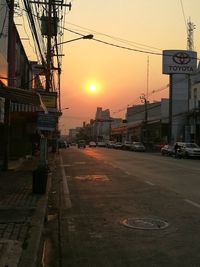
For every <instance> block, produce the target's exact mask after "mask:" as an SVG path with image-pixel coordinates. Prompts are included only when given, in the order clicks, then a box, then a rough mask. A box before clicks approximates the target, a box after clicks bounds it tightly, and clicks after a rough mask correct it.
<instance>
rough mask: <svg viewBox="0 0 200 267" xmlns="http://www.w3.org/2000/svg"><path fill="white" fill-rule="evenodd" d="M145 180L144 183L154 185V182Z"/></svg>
mask: <svg viewBox="0 0 200 267" xmlns="http://www.w3.org/2000/svg"><path fill="white" fill-rule="evenodd" d="M145 182H146V184H148V185H151V186H154V185H155V184H153V183H151V182H149V181H145Z"/></svg>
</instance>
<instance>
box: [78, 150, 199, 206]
mask: <svg viewBox="0 0 200 267" xmlns="http://www.w3.org/2000/svg"><path fill="white" fill-rule="evenodd" d="M82 152H83V151H82ZM84 153H86V154H88V155H90V156H91V155H92V156H93V157H94V158H96V159H101V160H103V162H105V163H109V164H111V165H112V166H114V167H116V168H120V169H121V170H123V171H124V172H126V173H128V174H130V175H134V176H136V177H138V178H139V179H141V180H143V181H144V182H146V183H149V184H150V185H159V186H162V187H165V188H167V189H168V190H172V191H174V192H176V193H178V194H181V195H182V197H183V198H185V199H189V200H191V201H195V202H197V203H199V205H200V159H175V158H173V157H167V156H161V154H160V153H138V152H131V151H122V150H115V149H106V148H97V149H95V150H94V149H89V148H88V149H87V150H85V151H84Z"/></svg>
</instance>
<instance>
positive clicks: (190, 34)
mask: <svg viewBox="0 0 200 267" xmlns="http://www.w3.org/2000/svg"><path fill="white" fill-rule="evenodd" d="M195 28H196V25H195V24H194V23H193V22H191V20H190V18H189V20H188V22H187V50H189V51H194V38H193V37H194V29H195Z"/></svg>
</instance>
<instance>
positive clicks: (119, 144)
mask: <svg viewBox="0 0 200 267" xmlns="http://www.w3.org/2000/svg"><path fill="white" fill-rule="evenodd" d="M114 148H116V149H122V143H121V142H116V143H115V144H114Z"/></svg>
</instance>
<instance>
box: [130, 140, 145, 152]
mask: <svg viewBox="0 0 200 267" xmlns="http://www.w3.org/2000/svg"><path fill="white" fill-rule="evenodd" d="M131 150H132V151H137V152H144V151H145V150H146V148H145V146H144V145H143V144H142V143H141V142H133V143H132V145H131Z"/></svg>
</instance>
